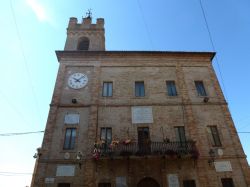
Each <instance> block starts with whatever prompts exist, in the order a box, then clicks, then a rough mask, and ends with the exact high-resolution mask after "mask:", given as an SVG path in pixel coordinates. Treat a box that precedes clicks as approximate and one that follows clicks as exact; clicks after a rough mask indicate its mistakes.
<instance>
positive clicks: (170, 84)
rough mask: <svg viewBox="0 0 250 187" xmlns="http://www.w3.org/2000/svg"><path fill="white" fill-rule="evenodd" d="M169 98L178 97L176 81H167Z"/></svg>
mask: <svg viewBox="0 0 250 187" xmlns="http://www.w3.org/2000/svg"><path fill="white" fill-rule="evenodd" d="M166 84H167V92H168V96H177V91H176V86H175V82H174V81H167V82H166Z"/></svg>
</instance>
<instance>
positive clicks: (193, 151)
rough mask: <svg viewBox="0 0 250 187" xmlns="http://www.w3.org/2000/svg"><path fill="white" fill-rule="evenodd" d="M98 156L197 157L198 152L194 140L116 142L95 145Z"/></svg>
mask: <svg viewBox="0 0 250 187" xmlns="http://www.w3.org/2000/svg"><path fill="white" fill-rule="evenodd" d="M95 149H96V150H97V151H98V154H99V157H107V156H112V157H115V156H146V155H162V156H164V155H166V156H169V157H183V156H185V157H186V156H190V157H192V158H198V156H199V153H198V151H197V148H196V146H195V142H194V141H186V142H149V143H137V142H132V143H128V144H123V143H117V144H115V145H113V144H111V145H107V144H105V143H103V144H101V145H95Z"/></svg>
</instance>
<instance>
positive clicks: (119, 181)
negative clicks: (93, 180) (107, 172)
mask: <svg viewBox="0 0 250 187" xmlns="http://www.w3.org/2000/svg"><path fill="white" fill-rule="evenodd" d="M115 183H116V187H127V181H126V177H116V181H115Z"/></svg>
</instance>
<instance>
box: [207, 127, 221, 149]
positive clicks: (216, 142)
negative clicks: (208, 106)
mask: <svg viewBox="0 0 250 187" xmlns="http://www.w3.org/2000/svg"><path fill="white" fill-rule="evenodd" d="M208 132H209V134H210V139H211V142H212V145H213V146H221V141H220V136H219V132H218V129H217V127H216V126H209V127H208Z"/></svg>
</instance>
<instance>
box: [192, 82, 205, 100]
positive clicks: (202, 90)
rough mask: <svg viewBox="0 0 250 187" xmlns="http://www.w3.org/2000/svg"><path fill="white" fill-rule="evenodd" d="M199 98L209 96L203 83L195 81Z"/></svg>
mask: <svg viewBox="0 0 250 187" xmlns="http://www.w3.org/2000/svg"><path fill="white" fill-rule="evenodd" d="M194 83H195V87H196V91H197V94H198V96H207V92H206V90H205V87H204V84H203V81H194Z"/></svg>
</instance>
